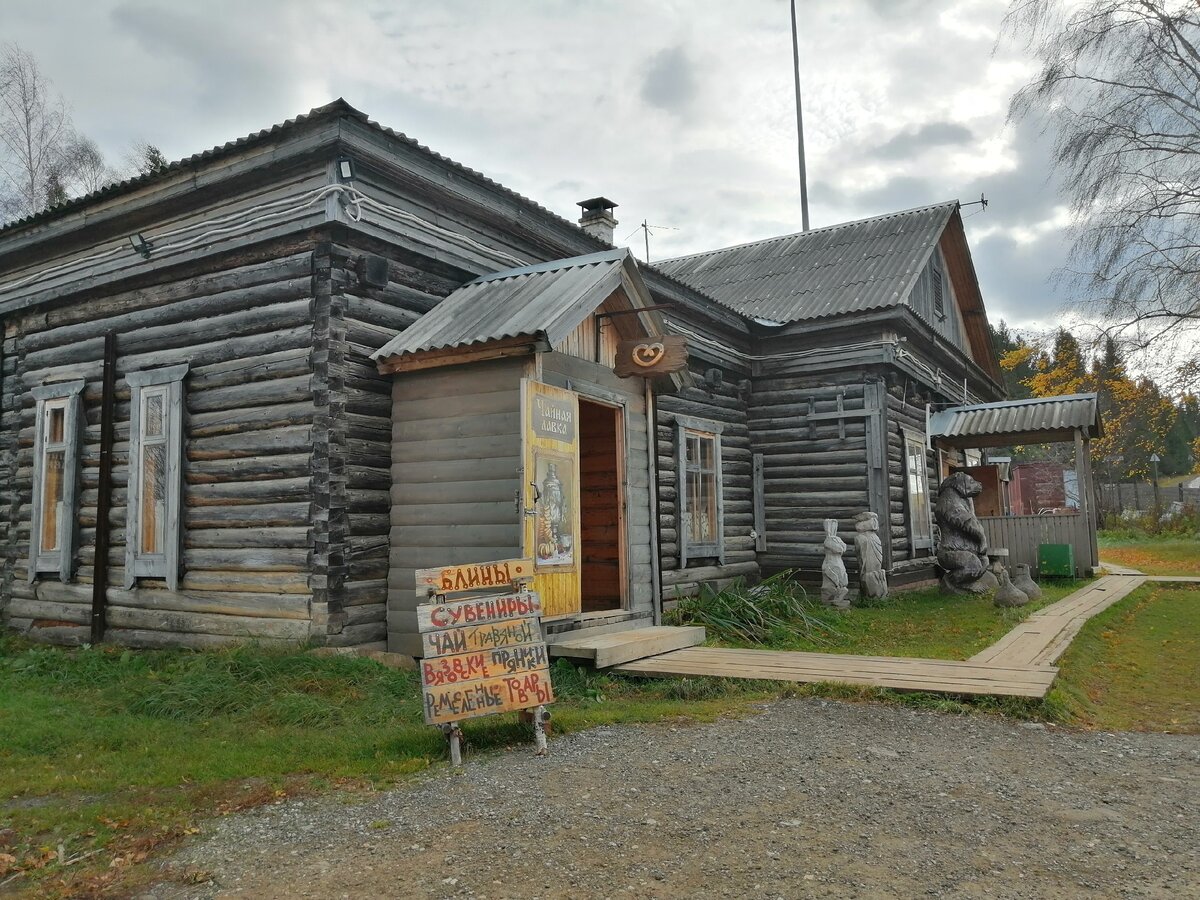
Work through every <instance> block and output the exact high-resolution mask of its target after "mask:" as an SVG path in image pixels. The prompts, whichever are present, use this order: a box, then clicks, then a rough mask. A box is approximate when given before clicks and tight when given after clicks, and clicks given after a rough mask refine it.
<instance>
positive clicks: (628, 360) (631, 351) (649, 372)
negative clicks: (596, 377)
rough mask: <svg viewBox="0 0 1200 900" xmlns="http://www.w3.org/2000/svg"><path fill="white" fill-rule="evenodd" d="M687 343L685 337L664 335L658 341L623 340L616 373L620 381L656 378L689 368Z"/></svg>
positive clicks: (615, 366)
mask: <svg viewBox="0 0 1200 900" xmlns="http://www.w3.org/2000/svg"><path fill="white" fill-rule="evenodd" d="M687 360H688V352H687V341H686V340H684V338H683V335H679V334H664V335H661V336H659V337H655V338H641V339H638V340H629V341H620V342H618V344H617V355H616V360H615V363H614V365H613V372H615V373H616V374H617V375H619V376H620V377H621V378H629V377H631V376H635V375H636V376H639V377H641V378H654V377H655V376H658V375H669V374H670V373H671V372H679V371H681V370H683V369H686V368H687Z"/></svg>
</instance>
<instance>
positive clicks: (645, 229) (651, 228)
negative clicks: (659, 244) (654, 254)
mask: <svg viewBox="0 0 1200 900" xmlns="http://www.w3.org/2000/svg"><path fill="white" fill-rule="evenodd" d="M678 230H679V229H678V228H672V227H671V226H670V225H651V224H650V223H649V222H647V221H646V220H645V219H642V224H641V225H639V226H638V227H637V228H635V229H633V231H631V232H629V234H627V235H625V240H629V239H630V238H631V237H633V236H634V235H635V234H637V233H638V232H639V231H640V232H641V233H642V237H643V238H644V239H645V241H646V259H645V261H646V262H650V235H651V234H653V233H654V232H655V231H678Z"/></svg>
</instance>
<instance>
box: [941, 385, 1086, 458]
mask: <svg viewBox="0 0 1200 900" xmlns="http://www.w3.org/2000/svg"><path fill="white" fill-rule="evenodd" d="M1076 431H1081V432H1083V435H1084V437H1085V438H1089V439H1090V438H1097V437H1100V436H1101V435H1102V434H1104V428H1103V425H1102V424H1101V422H1100V408H1099V404H1098V403H1097V401H1096V395H1095V394H1066V395H1063V396H1060V397H1035V398H1033V399H1031V400H1001V401H998V402H996V403H976V404H973V405H971V406H953V407H951V408H950V409H943V410H939V411H938V412H935V413H932V414H931V415H930V416H929V438H930V440H931V441H936V442H937V443H939V444H942V445H944V446H950V447H970V448H976V447H1002V446H1005V445H1007V444H1042V443H1057V442H1061V441H1073V440H1074V439H1075V432H1076Z"/></svg>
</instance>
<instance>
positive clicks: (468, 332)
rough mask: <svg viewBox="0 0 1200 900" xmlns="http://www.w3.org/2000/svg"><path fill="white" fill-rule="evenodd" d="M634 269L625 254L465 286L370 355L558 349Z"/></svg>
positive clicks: (525, 269)
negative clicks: (525, 345) (531, 346)
mask: <svg viewBox="0 0 1200 900" xmlns="http://www.w3.org/2000/svg"><path fill="white" fill-rule="evenodd" d="M626 265H630V266H633V267H636V263H634V261H633V257H632V256H630V254H629V250H627V249H625V248H621V249H618V250H606V251H604V252H602V253H591V254H588V255H587V256H575V257H572V258H570V259H560V260H554V261H553V262H548V263H540V264H538V265H532V266H522V267H520V268H518V269H505V270H504V271H501V272H494V273H492V274H490V275H483V276H481V277H479V278H476V279H475V280H474V281H471V282H468V283H467V284H465V285H463V286H462V287H460V288H458V289H457V290H456V291H454V292H452V293H451V294H450V295H449V296H447V297H446V299H444V300H442V301H441V302H440V303H439V304H438V305H437V306H435V307H434V308H433V309H432V310H431V311H429V312H428V313H426V314H425V315H424V316H422V317H421V318H420V319H418V320H417V321H416V322H415V323H414V324H413V325H412V326H410V327H409V328H407V329H405V330H404V331H402V332H401V333H400V334H398V335H397V336H396V337H394V338H392V340H390V341H388V343H387V344H385V345H384V346H383V347H382V348H380V349H379V350H378V351H376V353H375V354H374V355H373V356H372V359H376V360H378V359H386V358H388V357H393V356H401V355H403V354H406V353H418V352H421V351H424V350H449V349H452V348H454V347H464V346H467V345H469V344H479V343H483V342H485V341H495V340H500V339H502V338H513V337H531V338H534V337H544V338H545V339H546V341H547V342H548V343H550V344H557V343H558V342H559V341H561V340H563V339H564V338H565V337H566V336H567V335H568V334H570V333H571V331H572V330H574V328H575V326H577V325H578V324H579V323H580V322H581V321H583V319H584V318H585V317H586V316H587V315H588V314H589V313H590V312H591V311H592V310H593V309H595V308H596V307H597V306H599V305H600V304H601V303H603V302H604V300H605V298H607V297H608V295H609V294H611V293H612V292H613V291H614V290H615V289H616V288H617V286H618V285H619V284H620V283H621V275H622V269H623V268H624V267H625V266H626Z"/></svg>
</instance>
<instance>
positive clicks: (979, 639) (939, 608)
mask: <svg viewBox="0 0 1200 900" xmlns="http://www.w3.org/2000/svg"><path fill="white" fill-rule="evenodd" d="M1083 584H1084V582H1078V581H1060V582H1051V581H1049V580H1047V581H1045V582H1044V583H1043V584H1042V585H1041V587H1042V598H1041V599H1040V600H1037V601H1034V602H1032V603H1029V604H1028V605H1026V606H1023V607H1021V608H1019V609H1003V608H997V607H995V606H993V605H992V601H991V598H990V597H948V596H945V595H943V594H942V593H941V592H940V591H939V590H938V589H937V588H927V589H922V590H915V591H902V592H899V593H895V594H892V595H891V596H889V597H887V598H886V599H884V600H879V601H872V602H871V603H869V604H868V605H866V606H856V607H853V608H851V609H848V610H844V611H842V610H835V609H829V608H827V607H824V606H822V605H821V604H820V602H819V601H818V600H816V599H815V598H813V597H807V598H805V597H803V596H802V594H801V595H798V598H797V600H796V603H797V605H798V606H799V607H800V608H801V609H803V610H804V613H805V617H806V618H805V622H804V623H802V624H803V626H804V627H775V628H774V629H771V630H768V632H767V633H766V634H765V635H763V636H762V639H761V640H747V639H746V638H745V637H744V636H741V635H739V634H738V633H737V632H736V631H733V630H731V629H727V628H726V629H721V630H718V631H717V632H716V633H715V635H714V636H713V637H712V640H711V641H710V642H711V643H712V644H714V645H717V646H732V647H766V648H769V649H773V650H803V651H809V652H814V653H852V654H861V655H864V656H914V657H924V658H926V659H967V658H968V657H971V656H974V655H975V654H976V653H978V652H979V651H980V650H982V649H984V648H985V647H987V646H989V645H991V644H994V643H995V642H996V641H998V640H1000V638H1002V637H1003V636H1004V635H1005V634H1007V633H1008V632H1009V631H1011V630H1012V629H1013V627H1014V626H1015V625H1016V624H1017V623H1019V622H1021V621H1022V620H1023V619H1025V618H1026V617H1027V616H1029V615H1030V614H1031V613H1033V612H1035V611H1037V610H1038V609H1041V608H1042V607H1044V606H1048V605H1050V604H1051V603H1054V602H1055V601H1057V600H1061V599H1062V598H1063V597H1065V596H1067V595H1068V594H1070V593H1072V592H1074V591H1076V590H1078V589H1079V588H1081V587H1082V586H1083ZM792 589H793V590H795V591H802V589H800V588H799V587H798V586H794V585H793V586H792ZM743 590H744V589H742V588H736V587H735V589H733V590H732V592H733V593H737V592H739V591H743ZM732 607H734V604H733V603H732V602H730V603H726V604H725V605H724V606H723V607H722V612H725V611H726V610H728V609H730V608H732ZM692 608H694V607H688V606H684V605H681V607H680V614H679V615H678V616H677V618H678V620H679V621H681V622H691V621H696V623H697V624H704V625H706V626H707V627H711V620H710V619H707V618H702V617H696V618H695V619H693V618H692V617H691V616H689V615H688V611H689V610H690V609H692ZM702 608H707V605H702ZM813 621H815V622H817V623H819V625H815V626H814V625H812V624H811V623H812V622H813Z"/></svg>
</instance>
